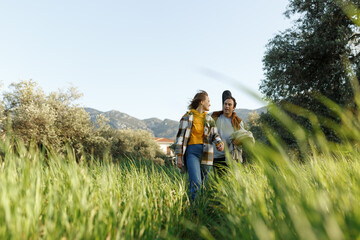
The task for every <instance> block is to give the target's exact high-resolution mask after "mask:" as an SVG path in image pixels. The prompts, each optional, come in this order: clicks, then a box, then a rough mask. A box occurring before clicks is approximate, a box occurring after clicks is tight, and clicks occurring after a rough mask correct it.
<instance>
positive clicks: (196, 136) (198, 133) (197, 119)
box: [188, 109, 206, 145]
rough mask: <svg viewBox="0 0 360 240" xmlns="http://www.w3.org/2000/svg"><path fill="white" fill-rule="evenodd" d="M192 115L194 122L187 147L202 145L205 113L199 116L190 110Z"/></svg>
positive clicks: (193, 110)
mask: <svg viewBox="0 0 360 240" xmlns="http://www.w3.org/2000/svg"><path fill="white" fill-rule="evenodd" d="M191 112H192V113H193V114H194V121H193V125H192V128H191V135H190V140H189V142H188V145H193V144H203V143H204V121H205V116H206V112H204V113H202V114H200V113H199V112H198V111H196V110H195V109H191Z"/></svg>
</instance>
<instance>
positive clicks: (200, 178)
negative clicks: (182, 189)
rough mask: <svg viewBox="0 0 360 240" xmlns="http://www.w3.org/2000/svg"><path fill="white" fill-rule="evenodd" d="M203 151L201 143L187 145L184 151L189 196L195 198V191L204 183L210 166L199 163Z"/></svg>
mask: <svg viewBox="0 0 360 240" xmlns="http://www.w3.org/2000/svg"><path fill="white" fill-rule="evenodd" d="M202 153H203V145H202V144H194V145H188V146H187V148H186V152H185V159H186V168H187V171H188V173H189V181H190V188H189V192H190V198H191V200H192V201H194V200H195V197H196V193H197V192H198V191H199V190H200V189H201V187H202V186H204V185H205V183H206V180H207V176H208V173H209V172H210V171H211V166H208V165H201V164H200V162H201V156H202Z"/></svg>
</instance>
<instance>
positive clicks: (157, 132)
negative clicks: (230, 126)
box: [85, 107, 266, 139]
mask: <svg viewBox="0 0 360 240" xmlns="http://www.w3.org/2000/svg"><path fill="white" fill-rule="evenodd" d="M85 111H86V112H88V113H89V115H90V118H91V121H92V122H95V121H96V116H97V115H100V114H102V115H103V116H104V117H106V118H108V119H109V121H110V122H109V125H110V126H111V127H113V128H115V129H127V128H130V129H143V130H146V131H149V132H151V133H152V134H153V135H154V137H163V138H169V139H175V137H176V133H177V130H178V127H179V122H178V121H174V120H170V119H165V120H160V119H158V118H149V119H144V120H140V119H137V118H135V117H132V116H130V115H128V114H126V113H122V112H119V111H115V110H112V111H108V112H101V111H99V110H96V109H93V108H85ZM252 111H256V112H257V113H259V114H260V113H262V112H265V111H266V107H262V108H259V109H255V110H249V109H236V110H235V112H236V114H237V115H238V116H239V117H240V118H242V119H243V120H244V121H246V119H247V116H248V115H249V113H250V112H252Z"/></svg>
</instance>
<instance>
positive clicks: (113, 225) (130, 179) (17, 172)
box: [0, 145, 189, 239]
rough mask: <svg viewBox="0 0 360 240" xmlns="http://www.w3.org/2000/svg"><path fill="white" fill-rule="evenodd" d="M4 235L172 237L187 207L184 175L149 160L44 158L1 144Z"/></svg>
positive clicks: (179, 231) (0, 216) (0, 234)
mask: <svg viewBox="0 0 360 240" xmlns="http://www.w3.org/2000/svg"><path fill="white" fill-rule="evenodd" d="M3 149H4V150H5V153H4V159H2V161H1V167H0V222H1V224H0V239H106V238H107V239H139V238H143V239H156V238H163V239H171V238H174V239H176V238H180V237H181V236H183V235H184V234H183V227H182V224H183V220H184V217H185V215H186V214H187V213H188V211H187V209H188V205H189V202H188V199H187V194H186V189H185V183H184V178H183V177H182V176H180V174H177V172H176V171H172V170H167V169H165V168H161V167H157V166H155V165H153V164H150V163H149V162H145V161H131V160H127V161H124V162H123V163H120V164H114V163H112V162H111V161H110V160H108V159H105V160H104V161H102V162H101V163H99V162H92V163H89V164H88V163H80V164H79V163H77V162H76V161H75V158H74V156H73V155H72V154H67V155H66V156H63V157H60V156H56V155H54V156H51V157H50V159H47V160H45V158H44V154H43V153H41V152H40V151H38V150H37V149H31V150H26V149H25V148H24V147H22V146H21V145H18V149H20V150H19V153H14V152H12V151H11V147H10V146H7V145H3Z"/></svg>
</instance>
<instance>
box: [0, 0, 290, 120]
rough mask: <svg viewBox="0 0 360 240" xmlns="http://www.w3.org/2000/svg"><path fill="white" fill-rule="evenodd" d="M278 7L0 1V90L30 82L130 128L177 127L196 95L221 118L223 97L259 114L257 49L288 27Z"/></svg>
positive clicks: (151, 0)
mask: <svg viewBox="0 0 360 240" xmlns="http://www.w3.org/2000/svg"><path fill="white" fill-rule="evenodd" d="M287 4H288V2H287V1H286V0H252V1H244V0H237V1H235V0H223V1H219V0H206V1H205V0H181V1H180V0H177V1H176V0H128V1H121V0H118V1H110V0H102V1H91V0H87V1H83V0H72V1H68V0H62V1H49V0H33V1H21V0H19V1H2V0H0V32H1V37H0V80H1V81H2V82H3V85H4V87H3V90H6V88H7V86H8V85H9V84H10V83H12V82H18V81H20V80H23V79H33V80H34V81H35V82H37V83H38V84H39V86H40V87H42V88H43V90H45V91H46V92H50V91H56V90H58V89H66V88H67V87H69V86H75V87H77V88H78V89H79V91H80V92H82V93H83V94H84V96H83V97H82V98H81V99H80V100H79V101H78V103H79V104H80V105H81V106H84V107H92V108H95V109H98V110H100V111H109V110H118V111H121V112H124V113H127V114H129V115H131V116H134V117H136V118H139V119H146V118H151V117H157V118H160V119H165V118H169V119H173V120H179V119H180V118H181V116H182V114H184V113H185V111H186V107H187V105H188V103H189V101H190V100H191V98H192V97H193V96H194V95H195V93H196V92H197V90H199V89H203V90H206V91H207V92H208V93H209V96H210V101H211V107H210V111H215V110H219V109H221V94H222V92H223V90H226V89H229V90H231V91H232V92H233V96H234V97H235V98H236V99H237V101H238V108H249V109H255V108H258V107H261V106H264V103H261V102H259V101H257V100H255V99H254V98H252V97H251V96H248V95H247V94H245V93H244V92H243V91H241V89H239V87H238V86H237V85H236V84H234V83H230V82H229V81H224V80H223V79H219V78H218V79H216V78H212V77H209V76H208V75H207V74H204V72H203V71H202V70H203V69H210V70H212V71H215V72H219V73H221V74H224V75H227V76H229V77H231V78H233V79H236V80H237V81H238V82H239V83H240V84H243V85H245V86H247V87H248V88H250V89H252V90H253V91H258V86H259V84H260V81H261V79H263V70H262V68H263V65H262V58H263V55H264V52H265V45H266V44H267V42H268V41H269V40H270V39H271V38H272V37H274V36H275V34H277V33H279V31H283V30H285V29H286V28H288V27H290V25H291V20H288V19H286V18H285V16H284V15H283V12H284V11H285V10H286V6H287Z"/></svg>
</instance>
